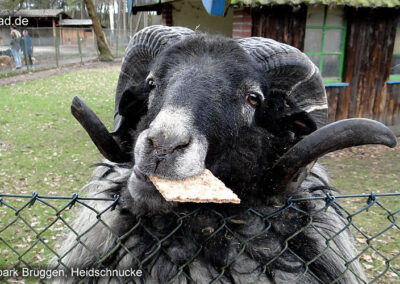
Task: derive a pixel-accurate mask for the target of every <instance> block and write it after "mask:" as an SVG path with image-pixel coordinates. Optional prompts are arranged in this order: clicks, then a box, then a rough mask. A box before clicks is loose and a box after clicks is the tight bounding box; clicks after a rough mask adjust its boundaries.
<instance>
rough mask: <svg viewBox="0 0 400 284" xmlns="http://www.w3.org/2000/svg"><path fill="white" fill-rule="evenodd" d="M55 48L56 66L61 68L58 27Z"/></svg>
mask: <svg viewBox="0 0 400 284" xmlns="http://www.w3.org/2000/svg"><path fill="white" fill-rule="evenodd" d="M54 50H55V53H56V66H57V68H59V62H58V60H59V57H60V30H59V29H58V28H56V33H55V37H54Z"/></svg>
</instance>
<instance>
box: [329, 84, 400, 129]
mask: <svg viewBox="0 0 400 284" xmlns="http://www.w3.org/2000/svg"><path fill="white" fill-rule="evenodd" d="M349 88H350V86H348V87H327V88H326V94H327V96H328V120H329V122H334V121H336V120H341V119H345V118H347V117H343V108H344V107H346V104H345V102H344V99H345V96H346V94H347V93H348V89H349ZM379 97H380V100H381V102H382V103H381V104H380V109H379V112H378V113H377V114H378V115H377V116H378V117H374V119H376V120H379V121H380V122H382V123H385V124H387V125H394V124H399V123H400V84H386V83H385V84H384V86H383V88H382V91H381V92H380V93H379ZM362 117H366V116H362Z"/></svg>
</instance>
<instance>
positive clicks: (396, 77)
mask: <svg viewBox="0 0 400 284" xmlns="http://www.w3.org/2000/svg"><path fill="white" fill-rule="evenodd" d="M398 31H400V26H397V28H396V34H395V36H397V32H398ZM393 55H400V51H399V52H395V51H394V49H393ZM392 62H393V56H392ZM392 62H390V68H392ZM390 81H400V74H393V75H392V74H389V82H390Z"/></svg>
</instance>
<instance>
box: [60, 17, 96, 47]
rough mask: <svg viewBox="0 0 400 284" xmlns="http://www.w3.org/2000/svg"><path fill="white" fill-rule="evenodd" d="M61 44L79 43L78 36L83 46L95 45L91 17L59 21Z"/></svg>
mask: <svg viewBox="0 0 400 284" xmlns="http://www.w3.org/2000/svg"><path fill="white" fill-rule="evenodd" d="M58 26H59V27H60V40H61V44H64V45H68V44H74V45H76V44H78V37H79V38H80V39H81V43H82V45H83V46H86V45H93V43H94V31H93V27H92V26H93V23H92V20H91V19H65V20H61V21H60V22H59V23H58Z"/></svg>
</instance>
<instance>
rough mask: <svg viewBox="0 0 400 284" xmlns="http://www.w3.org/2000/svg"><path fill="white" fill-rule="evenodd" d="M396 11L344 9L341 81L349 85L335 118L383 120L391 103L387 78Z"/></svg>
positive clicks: (396, 17)
mask: <svg viewBox="0 0 400 284" xmlns="http://www.w3.org/2000/svg"><path fill="white" fill-rule="evenodd" d="M398 15H399V13H398V11H397V10H395V9H384V8H383V9H367V8H365V9H354V8H348V9H347V11H346V17H347V20H348V32H347V40H346V59H345V66H344V68H345V69H344V81H345V82H347V83H350V86H349V87H347V88H346V91H345V95H344V98H343V101H342V102H341V104H340V107H339V108H338V111H337V112H336V119H344V118H350V117H366V118H373V119H377V120H379V121H382V122H385V121H386V119H387V118H386V117H385V116H386V115H387V111H386V108H387V107H389V104H390V99H389V97H388V96H387V94H388V93H390V92H388V86H386V81H387V79H388V78H389V74H390V65H391V59H392V53H393V45H394V37H395V32H396V24H397V20H398Z"/></svg>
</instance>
